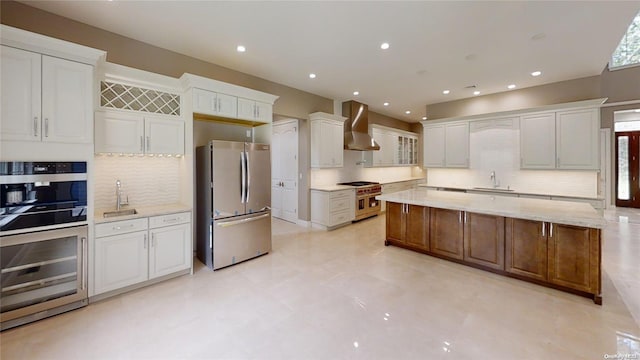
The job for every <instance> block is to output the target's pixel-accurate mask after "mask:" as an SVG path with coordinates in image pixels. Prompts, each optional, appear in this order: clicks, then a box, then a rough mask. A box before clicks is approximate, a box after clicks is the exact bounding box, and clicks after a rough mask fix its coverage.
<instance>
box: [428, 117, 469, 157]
mask: <svg viewBox="0 0 640 360" xmlns="http://www.w3.org/2000/svg"><path fill="white" fill-rule="evenodd" d="M424 167H452V168H467V167H469V123H468V122H466V121H465V122H457V123H452V124H438V125H425V126H424Z"/></svg>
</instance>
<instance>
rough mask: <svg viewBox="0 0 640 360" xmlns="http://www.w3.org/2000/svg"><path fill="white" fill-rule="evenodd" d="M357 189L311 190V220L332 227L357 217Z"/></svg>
mask: <svg viewBox="0 0 640 360" xmlns="http://www.w3.org/2000/svg"><path fill="white" fill-rule="evenodd" d="M355 196H356V194H355V190H338V191H321V190H311V222H312V223H313V224H315V225H319V226H320V227H323V228H326V229H330V228H334V227H337V226H339V225H343V224H347V223H350V222H351V221H353V219H355V206H356V197H355Z"/></svg>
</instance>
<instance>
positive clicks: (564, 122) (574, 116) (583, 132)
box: [556, 109, 600, 170]
mask: <svg viewBox="0 0 640 360" xmlns="http://www.w3.org/2000/svg"><path fill="white" fill-rule="evenodd" d="M556 157H557V167H558V169H574V170H597V169H599V168H600V116H599V111H598V110H597V109H586V110H575V111H562V112H557V113H556Z"/></svg>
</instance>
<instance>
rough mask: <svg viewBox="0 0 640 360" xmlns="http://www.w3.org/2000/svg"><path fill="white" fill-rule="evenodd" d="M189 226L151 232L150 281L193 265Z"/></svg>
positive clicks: (177, 226) (170, 227) (182, 225)
mask: <svg viewBox="0 0 640 360" xmlns="http://www.w3.org/2000/svg"><path fill="white" fill-rule="evenodd" d="M190 232H191V231H190V227H189V224H181V225H174V226H167V227H162V228H157V229H152V230H149V235H150V236H151V244H150V247H149V279H153V278H156V277H160V276H163V275H167V274H171V273H174V272H176V271H180V270H184V269H188V268H189V267H190V266H191V264H190V262H189V259H190V256H191V254H190V251H189V250H190V249H191V247H190V246H189V245H190V242H191V236H190Z"/></svg>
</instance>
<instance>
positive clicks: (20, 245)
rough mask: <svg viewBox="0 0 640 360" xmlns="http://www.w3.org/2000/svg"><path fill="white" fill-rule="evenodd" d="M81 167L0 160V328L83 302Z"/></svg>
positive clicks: (82, 164) (84, 199)
mask: <svg viewBox="0 0 640 360" xmlns="http://www.w3.org/2000/svg"><path fill="white" fill-rule="evenodd" d="M86 169H87V165H86V163H85V162H0V290H1V292H0V330H4V329H8V328H11V327H15V326H18V325H21V324H24V323H27V322H31V321H35V320H39V319H42V318H44V317H48V316H52V315H56V314H59V313H61V312H65V311H69V310H72V309H75V308H78V307H82V306H86V305H87V303H88V292H87V279H86V274H87V264H86V257H87V232H88V230H87V221H86V220H87V172H86Z"/></svg>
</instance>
